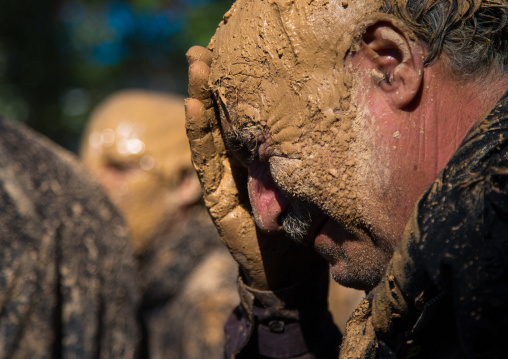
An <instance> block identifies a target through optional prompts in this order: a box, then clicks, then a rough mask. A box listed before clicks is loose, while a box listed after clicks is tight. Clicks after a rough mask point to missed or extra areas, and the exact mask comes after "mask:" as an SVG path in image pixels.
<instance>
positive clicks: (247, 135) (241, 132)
mask: <svg viewBox="0 0 508 359" xmlns="http://www.w3.org/2000/svg"><path fill="white" fill-rule="evenodd" d="M256 132H258V133H260V130H259V128H257V127H256V126H253V125H244V126H242V127H240V128H239V129H236V130H230V131H228V132H226V133H224V143H225V145H226V148H227V149H228V151H230V152H236V153H238V152H242V151H246V152H248V154H249V156H248V157H249V158H251V159H254V158H255V156H256V155H257V148H258V139H257V135H258V133H256Z"/></svg>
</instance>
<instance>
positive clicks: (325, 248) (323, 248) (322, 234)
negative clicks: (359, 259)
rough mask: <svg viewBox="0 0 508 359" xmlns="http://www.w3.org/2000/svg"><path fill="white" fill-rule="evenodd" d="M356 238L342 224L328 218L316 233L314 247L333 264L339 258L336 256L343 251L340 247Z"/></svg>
mask: <svg viewBox="0 0 508 359" xmlns="http://www.w3.org/2000/svg"><path fill="white" fill-rule="evenodd" d="M354 240H355V237H354V236H353V235H352V234H351V233H349V232H347V231H346V230H345V229H344V228H343V227H342V226H341V225H340V224H338V223H337V222H335V221H333V220H331V219H327V220H326V222H325V223H324V224H323V226H322V227H321V229H320V230H319V231H318V232H317V234H316V237H315V239H314V249H315V250H316V252H317V253H319V254H320V255H321V256H323V257H324V258H325V259H326V260H327V261H328V262H330V263H331V264H333V263H334V262H335V261H336V260H337V258H334V257H336V255H337V254H338V253H341V252H342V250H341V249H339V247H341V246H342V245H343V244H344V242H346V241H354ZM334 254H335V255H334Z"/></svg>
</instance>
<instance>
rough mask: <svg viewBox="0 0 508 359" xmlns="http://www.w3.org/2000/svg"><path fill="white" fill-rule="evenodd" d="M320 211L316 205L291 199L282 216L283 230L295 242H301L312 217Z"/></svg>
mask: <svg viewBox="0 0 508 359" xmlns="http://www.w3.org/2000/svg"><path fill="white" fill-rule="evenodd" d="M320 213H321V210H320V209H319V208H318V207H317V206H315V205H313V204H309V203H305V202H301V201H299V200H297V199H293V200H292V201H291V204H290V206H289V208H288V209H287V210H286V212H285V213H284V214H283V216H282V226H283V228H284V232H286V234H287V235H289V237H291V238H292V239H293V240H295V241H296V242H298V243H303V240H304V238H305V236H307V234H308V231H309V228H310V226H311V224H312V221H313V219H314V218H315V217H316V216H317V215H318V214H320Z"/></svg>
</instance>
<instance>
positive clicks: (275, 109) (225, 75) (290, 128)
mask: <svg viewBox="0 0 508 359" xmlns="http://www.w3.org/2000/svg"><path fill="white" fill-rule="evenodd" d="M381 5H382V1H378V0H364V1H347V0H338V1H333V0H332V1H325V0H318V1H309V0H293V1H285V0H267V1H249V0H239V1H237V2H236V3H235V4H234V6H233V8H232V9H231V10H230V12H229V13H227V14H226V15H225V17H224V21H223V23H222V24H221V25H220V26H219V28H218V30H217V32H216V35H215V38H214V41H212V43H211V45H210V47H211V48H212V49H213V55H214V57H213V63H212V66H211V76H210V86H211V89H212V91H213V93H214V95H215V97H216V99H217V101H218V102H219V103H220V105H221V116H222V121H223V122H224V121H227V122H228V123H229V125H230V127H231V128H233V130H235V129H241V128H242V127H244V126H255V127H257V128H259V129H260V130H261V131H263V133H264V134H266V137H267V138H268V140H267V141H268V145H269V147H270V151H271V153H272V154H273V156H272V157H271V158H270V166H271V171H272V175H273V176H274V179H275V181H276V182H277V184H278V185H279V186H280V187H281V188H282V189H284V190H285V191H287V192H288V193H290V194H292V195H294V196H296V197H298V198H300V199H303V200H305V201H308V202H314V203H316V204H318V205H319V207H320V208H322V209H323V210H324V211H325V212H327V213H328V214H329V215H331V216H332V217H334V218H336V219H340V220H341V221H342V222H343V221H344V217H349V218H350V219H349V220H353V217H355V215H354V213H352V210H351V209H350V207H351V206H350V205H349V201H350V200H354V199H355V198H356V197H357V193H356V192H355V190H354V189H353V187H352V186H349V185H348V182H350V177H351V170H352V168H354V167H355V165H356V163H357V161H358V160H359V158H360V157H361V154H360V153H359V151H361V148H359V146H356V148H355V146H354V142H355V139H356V138H357V136H358V131H359V130H358V129H355V121H354V120H355V119H356V118H357V115H358V111H357V108H356V106H355V105H354V103H352V100H351V89H352V87H353V86H354V83H353V82H354V79H353V76H352V74H351V73H350V71H349V70H348V69H347V66H346V58H347V55H348V53H350V51H351V50H352V49H354V47H355V46H356V45H357V41H356V39H358V35H361V24H362V23H364V22H365V21H366V20H367V19H368V18H370V17H373V16H375V15H376V14H377V12H378V9H379V8H380V7H381ZM331 195H332V196H331ZM351 208H352V207H351ZM339 212H340V213H339Z"/></svg>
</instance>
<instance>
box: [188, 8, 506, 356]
mask: <svg viewBox="0 0 508 359" xmlns="http://www.w3.org/2000/svg"><path fill="white" fill-rule="evenodd" d="M507 24H508V5H507V3H506V1H505V0H485V1H482V0H459V1H448V0H436V1H424V0H400V1H396V0H386V1H383V0H363V1H362V0H358V1H349V2H348V1H344V0H342V1H333V0H332V1H330V0H326V1H325V0H322V1H319V0H318V1H307V0H305V1H304V0H294V1H284V0H271V1H248V0H239V1H237V2H236V3H235V4H234V5H233V8H232V9H231V11H230V12H228V13H227V14H226V15H225V16H224V21H223V23H221V25H220V26H219V29H218V30H217V32H216V35H215V37H214V39H213V40H212V42H211V43H210V45H209V50H210V51H211V52H210V51H209V50H205V49H202V48H193V49H191V50H190V51H189V53H188V57H189V62H190V86H189V93H190V96H191V97H192V98H191V99H189V100H188V101H187V121H188V123H187V128H188V137H189V140H190V143H191V147H192V151H193V161H194V164H195V168H196V169H197V171H198V174H199V175H200V179H201V181H202V186H203V188H204V191H205V200H206V203H207V206H208V207H209V212H210V214H211V216H212V218H213V219H214V221H215V224H216V226H217V228H218V230H219V232H220V234H221V238H222V240H223V241H224V243H225V244H226V246H227V247H228V248H229V250H230V251H231V253H232V255H233V256H234V258H235V259H236V260H237V262H238V263H239V265H240V268H241V276H240V278H239V281H238V285H239V291H240V294H241V298H242V303H241V305H240V307H239V308H237V310H236V311H235V312H234V313H233V314H232V316H231V317H230V319H229V321H228V323H227V325H226V332H227V333H228V335H229V338H228V343H227V346H226V354H227V356H228V357H229V358H233V357H238V358H243V357H259V356H261V357H269V358H284V357H291V358H293V357H295V358H311V357H334V356H335V357H336V356H337V354H338V349H337V346H338V345H339V344H340V342H341V341H342V344H341V349H340V356H341V358H375V357H379V358H391V357H418V356H420V357H426V358H454V357H460V358H462V357H488V358H498V357H505V356H506V350H505V349H504V348H503V345H502V343H503V337H505V336H506V334H507V329H506V328H507V327H506V322H507V321H508V316H507V314H506V310H505V308H506V306H507V305H508V291H507V290H506V283H507V279H508V272H507V269H508V266H507V265H506V258H507V256H508V246H507V239H506V238H507V236H506V233H507V232H508V223H507V221H508V212H507V211H506V205H505V204H506V203H507V193H508V187H507V179H508V177H507V175H508V168H507V160H508V148H507V134H508V127H507V126H508V125H507V123H506V119H507V112H508V98H507V95H506V94H505V93H506V91H507V89H508V58H507V56H508V54H507V52H508V51H507V50H508V27H507ZM312 249H314V251H313V250H312ZM316 253H317V254H319V255H321V257H319V256H318V255H317V254H316ZM323 258H324V259H326V261H327V262H328V263H329V264H330V266H331V267H330V270H331V273H332V275H333V277H334V279H335V280H336V281H337V282H339V283H340V284H342V285H344V286H349V287H354V288H359V289H363V290H365V291H367V292H369V295H368V297H367V298H366V299H365V300H364V301H363V302H362V303H361V304H360V305H359V307H358V308H357V310H356V311H355V313H354V314H353V315H352V317H351V318H350V320H349V323H348V327H347V329H346V333H345V336H344V338H343V339H341V337H340V334H339V333H337V331H336V329H334V326H333V325H332V324H331V320H330V317H329V314H328V312H327V309H326V307H327V304H326V289H327V288H326V280H325V277H326V272H327V270H328V263H326V262H325V261H324V260H323Z"/></svg>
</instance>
